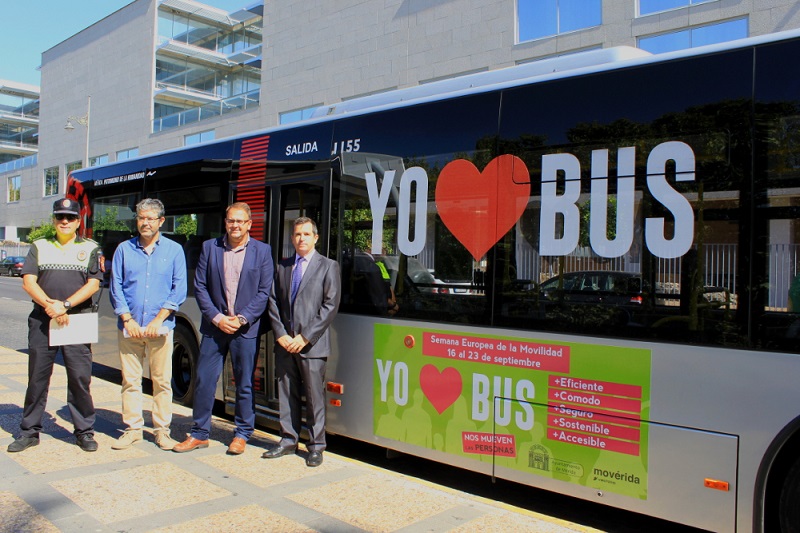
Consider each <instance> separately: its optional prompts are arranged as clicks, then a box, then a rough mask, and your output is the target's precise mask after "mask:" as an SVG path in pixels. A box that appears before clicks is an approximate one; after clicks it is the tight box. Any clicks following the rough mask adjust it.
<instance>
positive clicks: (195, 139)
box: [183, 130, 214, 146]
mask: <svg viewBox="0 0 800 533" xmlns="http://www.w3.org/2000/svg"><path fill="white" fill-rule="evenodd" d="M213 140H214V130H206V131H201V132H199V133H192V134H191V135H184V137H183V145H184V146H189V145H190V144H198V143H204V142H206V141H213Z"/></svg>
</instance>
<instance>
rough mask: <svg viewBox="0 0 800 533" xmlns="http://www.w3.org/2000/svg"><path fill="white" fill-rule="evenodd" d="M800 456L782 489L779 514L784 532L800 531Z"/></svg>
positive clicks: (787, 475) (796, 532) (798, 532)
mask: <svg viewBox="0 0 800 533" xmlns="http://www.w3.org/2000/svg"><path fill="white" fill-rule="evenodd" d="M798 502H800V458H798V459H795V461H794V464H793V465H792V467H791V468H790V469H789V471H788V472H787V473H786V478H785V479H784V481H783V488H782V489H781V501H780V507H779V516H780V521H781V532H782V533H800V505H799V504H798Z"/></svg>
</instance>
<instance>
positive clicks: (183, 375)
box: [172, 324, 200, 406]
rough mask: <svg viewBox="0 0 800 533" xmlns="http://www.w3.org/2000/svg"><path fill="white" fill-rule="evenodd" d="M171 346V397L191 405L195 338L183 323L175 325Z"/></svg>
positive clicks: (195, 352) (194, 364)
mask: <svg viewBox="0 0 800 533" xmlns="http://www.w3.org/2000/svg"><path fill="white" fill-rule="evenodd" d="M172 343H173V347H172V399H173V400H174V401H176V402H178V403H180V404H183V405H186V406H191V405H192V401H193V400H194V387H195V383H196V377H197V376H196V373H197V354H198V353H199V351H200V350H199V349H198V347H197V340H196V339H195V336H194V334H192V331H191V330H190V329H189V328H187V327H186V326H184V325H180V324H179V325H177V326H175V333H174V336H173V340H172Z"/></svg>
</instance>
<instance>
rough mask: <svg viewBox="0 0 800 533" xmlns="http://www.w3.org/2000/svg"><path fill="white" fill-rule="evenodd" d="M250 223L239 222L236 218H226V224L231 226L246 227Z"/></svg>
mask: <svg viewBox="0 0 800 533" xmlns="http://www.w3.org/2000/svg"><path fill="white" fill-rule="evenodd" d="M248 222H250V221H249V220H237V219H235V218H226V219H225V223H226V224H227V225H229V226H244V225H245V224H247V223H248Z"/></svg>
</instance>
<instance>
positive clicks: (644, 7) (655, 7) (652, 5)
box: [639, 0, 719, 15]
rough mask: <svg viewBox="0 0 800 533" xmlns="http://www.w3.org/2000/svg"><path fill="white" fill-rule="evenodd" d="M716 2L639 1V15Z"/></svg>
mask: <svg viewBox="0 0 800 533" xmlns="http://www.w3.org/2000/svg"><path fill="white" fill-rule="evenodd" d="M717 1H719V0H639V15H649V14H651V13H660V12H662V11H669V10H670V9H678V8H681V7H687V6H696V5H697V4H707V3H708V2H717Z"/></svg>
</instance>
